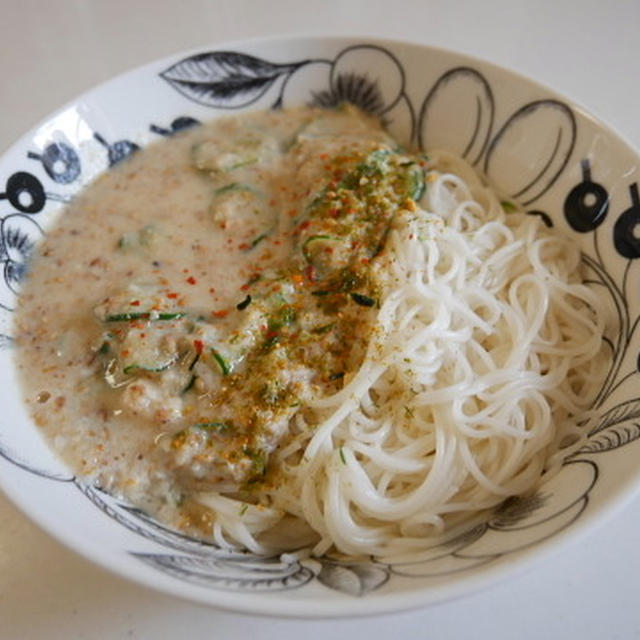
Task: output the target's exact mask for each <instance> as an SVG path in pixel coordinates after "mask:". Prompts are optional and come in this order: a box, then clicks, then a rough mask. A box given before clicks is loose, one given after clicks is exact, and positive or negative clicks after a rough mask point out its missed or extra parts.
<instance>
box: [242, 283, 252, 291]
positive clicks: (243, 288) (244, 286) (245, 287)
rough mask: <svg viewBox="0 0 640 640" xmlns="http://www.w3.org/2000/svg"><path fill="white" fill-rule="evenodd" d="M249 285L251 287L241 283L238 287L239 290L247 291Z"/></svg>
mask: <svg viewBox="0 0 640 640" xmlns="http://www.w3.org/2000/svg"><path fill="white" fill-rule="evenodd" d="M250 287H251V285H248V284H243V285H242V286H241V287H240V291H249V289H250Z"/></svg>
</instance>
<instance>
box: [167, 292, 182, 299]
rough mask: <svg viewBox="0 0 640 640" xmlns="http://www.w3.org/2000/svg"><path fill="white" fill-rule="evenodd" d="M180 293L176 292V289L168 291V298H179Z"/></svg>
mask: <svg viewBox="0 0 640 640" xmlns="http://www.w3.org/2000/svg"><path fill="white" fill-rule="evenodd" d="M179 295H180V294H178V293H176V292H175V291H172V292H171V293H167V298H171V299H172V300H174V299H175V298H177V297H178V296H179Z"/></svg>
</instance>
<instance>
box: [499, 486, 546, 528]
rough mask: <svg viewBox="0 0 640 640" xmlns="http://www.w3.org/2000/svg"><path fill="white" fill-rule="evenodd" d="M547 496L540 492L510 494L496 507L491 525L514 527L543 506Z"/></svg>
mask: <svg viewBox="0 0 640 640" xmlns="http://www.w3.org/2000/svg"><path fill="white" fill-rule="evenodd" d="M547 498H548V496H544V495H542V494H540V493H534V494H533V495H529V496H511V497H510V498H507V499H506V500H505V501H504V502H503V503H502V504H501V505H500V506H499V507H498V508H497V509H496V512H495V515H494V517H493V519H492V520H491V526H492V527H495V528H498V529H502V528H508V527H514V526H515V525H516V524H518V523H519V522H521V521H522V520H524V519H525V518H528V517H529V516H530V515H531V514H532V513H534V512H535V511H537V510H538V509H540V508H541V507H543V506H544V505H545V503H546V501H547Z"/></svg>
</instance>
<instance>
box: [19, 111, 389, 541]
mask: <svg viewBox="0 0 640 640" xmlns="http://www.w3.org/2000/svg"><path fill="white" fill-rule="evenodd" d="M390 142H391V141H390V139H389V138H388V137H387V135H386V134H385V133H384V132H383V131H382V130H381V129H380V127H379V125H378V124H377V123H375V122H373V121H372V120H369V119H368V118H364V117H363V116H361V115H360V114H357V113H356V112H354V111H351V110H349V109H346V110H338V111H334V112H324V111H318V110H310V109H299V110H292V111H286V112H268V113H256V114H250V115H247V116H240V117H234V118H227V119H222V120H219V121H216V122H214V123H211V124H209V125H206V126H202V127H198V128H195V129H193V130H190V131H188V132H185V133H181V134H178V135H175V136H174V137H172V138H171V139H169V140H164V141H160V142H158V143H155V144H153V145H151V146H150V147H149V148H147V149H145V150H144V151H141V152H138V153H137V154H135V155H134V156H133V157H131V158H130V159H129V160H127V161H126V162H124V163H123V164H122V165H120V166H117V167H115V168H113V169H112V170H110V171H108V172H107V173H105V174H103V175H102V176H100V177H99V178H98V179H97V180H96V181H95V182H94V183H93V184H92V185H91V186H89V187H88V188H87V189H86V190H85V191H84V192H83V193H82V194H80V195H79V196H78V197H76V199H75V200H74V201H73V203H72V204H70V205H69V206H68V207H67V208H66V210H65V211H64V213H63V215H62V216H61V217H60V220H59V222H58V223H57V224H56V225H55V226H54V228H53V229H51V230H50V231H49V232H48V234H47V237H46V239H45V241H44V242H43V243H42V245H41V246H40V247H39V251H38V253H37V256H36V257H35V258H34V260H33V262H32V264H31V268H30V273H29V277H28V278H27V281H26V282H25V284H24V287H23V289H22V292H21V296H20V301H19V308H18V311H17V314H16V343H17V345H18V359H17V361H18V368H19V371H20V374H21V377H22V381H23V385H24V389H25V399H26V402H27V404H28V406H29V408H30V410H31V412H32V414H33V417H34V419H35V421H36V423H37V424H38V425H39V427H40V428H41V429H42V430H43V432H44V433H45V435H46V437H47V438H48V439H49V441H50V442H51V443H52V445H53V447H54V448H55V450H56V451H57V452H58V453H59V454H60V455H61V456H62V457H63V458H64V460H65V461H66V462H67V463H68V464H69V465H70V467H71V468H72V469H73V470H74V472H75V473H77V474H78V476H80V477H81V478H85V479H86V480H87V481H89V482H94V483H96V484H97V485H99V486H100V487H102V488H104V489H105V490H107V491H109V492H112V493H114V494H116V495H119V496H121V497H123V498H125V499H127V500H129V501H131V502H132V503H133V504H136V505H138V506H141V507H142V508H144V509H146V510H148V511H149V512H150V513H152V514H153V515H155V516H157V517H159V518H160V519H161V520H163V521H165V522H167V523H169V524H171V525H173V526H178V527H181V528H186V529H188V530H190V529H191V528H193V527H195V528H196V529H198V530H201V532H202V531H205V532H206V527H207V526H208V525H209V523H210V521H211V518H212V516H211V513H210V511H208V510H206V509H202V510H200V509H199V508H198V507H197V506H194V504H193V503H191V502H190V501H189V494H190V492H192V491H193V492H197V491H200V490H203V489H210V488H212V487H213V488H214V489H216V490H219V491H220V490H222V491H223V492H224V491H225V490H226V491H227V492H238V491H240V490H243V483H244V482H245V481H246V480H247V475H246V473H247V472H246V466H247V464H249V465H253V464H254V462H255V460H253V458H251V456H253V457H255V452H254V451H251V453H250V461H249V462H248V463H246V461H245V462H243V463H242V464H241V463H238V465H236V466H235V467H234V466H232V465H231V464H227V466H226V467H225V469H223V470H222V472H221V473H222V475H221V476H215V477H213V476H211V473H209V472H207V470H206V469H205V470H203V469H202V468H201V467H202V466H203V464H204V465H206V464H209V463H211V460H203V459H202V455H201V454H202V451H201V450H197V451H196V452H195V454H194V453H193V451H190V450H189V447H184V449H185V451H186V453H184V455H182V458H180V456H179V455H171V454H172V453H173V449H172V447H174V448H175V440H171V437H172V436H173V434H176V433H180V432H181V430H184V429H185V428H189V427H190V425H193V424H194V422H195V423H196V424H203V421H205V420H207V421H212V418H211V417H210V413H211V411H210V401H211V397H212V396H214V395H215V394H216V393H219V392H220V389H221V385H223V384H224V383H225V379H227V378H225V375H220V374H221V373H224V371H216V370H215V363H213V362H212V361H211V356H210V354H209V363H208V365H207V367H208V369H206V368H205V365H204V363H203V362H202V358H200V362H199V363H197V364H196V365H195V366H193V369H191V367H187V366H183V367H182V370H181V375H183V374H186V376H187V378H185V379H184V382H183V383H182V387H181V389H180V390H179V391H178V389H179V388H180V387H171V391H168V388H169V386H168V385H166V384H165V385H164V386H163V385H162V384H156V381H157V379H158V378H160V377H163V379H164V378H166V377H168V374H166V373H165V372H164V371H152V370H140V368H139V366H138V364H134V365H131V364H130V365H129V366H128V367H127V360H126V357H125V356H124V355H123V354H124V352H125V349H124V347H123V344H124V342H123V340H121V336H118V337H115V338H114V339H113V341H112V342H115V343H118V348H119V349H120V351H119V352H117V353H114V346H113V345H111V346H108V345H107V342H108V341H109V340H110V338H108V337H107V338H105V336H109V335H110V332H113V331H115V332H118V331H120V332H124V333H126V332H129V333H133V332H134V331H137V332H138V333H137V334H136V336H135V337H138V338H139V337H140V335H144V334H145V332H146V330H148V329H149V328H152V329H153V330H157V324H162V325H163V329H162V330H163V331H164V330H166V333H167V334H168V336H167V337H166V342H167V343H170V342H171V340H174V338H173V337H172V336H171V333H172V331H174V330H175V331H177V332H178V333H179V334H180V339H183V338H184V335H182V334H183V333H184V332H185V331H186V329H185V328H184V320H183V319H182V318H180V317H177V316H178V315H179V314H181V313H186V314H189V315H190V316H192V317H195V316H198V317H200V318H202V320H203V322H202V324H203V325H206V326H205V328H204V329H202V327H200V326H199V327H198V328H197V329H196V334H193V335H194V336H195V337H194V338H193V339H192V340H191V342H192V344H195V345H196V351H198V348H199V347H198V343H200V344H202V343H203V341H204V343H205V344H207V343H206V338H203V340H200V339H199V336H201V333H202V332H203V331H204V332H205V333H206V331H208V330H209V329H208V328H209V326H210V325H211V326H214V327H215V330H216V331H220V332H222V333H225V332H227V333H228V332H229V331H233V330H234V323H236V324H237V323H238V322H241V321H244V320H243V318H245V317H247V315H248V313H249V312H254V308H255V302H254V305H253V306H252V307H249V308H248V309H246V311H245V310H243V314H244V315H242V314H240V313H239V311H238V309H237V306H238V305H241V304H242V302H243V301H245V300H246V299H247V296H248V295H249V292H253V289H252V288H251V285H250V284H248V283H252V281H254V280H256V279H257V278H258V277H260V276H261V274H265V273H269V272H270V270H274V269H277V268H278V266H279V265H281V264H282V263H283V261H285V262H286V261H287V256H288V255H289V254H290V253H291V252H292V242H293V235H294V234H293V233H292V230H293V229H294V227H295V225H296V224H299V223H300V220H301V219H303V217H304V212H305V207H307V206H309V203H310V202H311V201H312V200H313V198H314V197H315V196H316V195H317V194H318V192H319V191H320V190H322V189H323V188H324V187H326V184H327V180H328V175H329V174H330V172H331V171H332V170H335V166H333V165H331V162H332V160H333V159H334V158H335V157H336V156H340V154H342V157H341V159H340V161H339V162H342V163H343V164H345V163H346V164H345V166H351V165H352V164H353V163H354V162H356V161H360V160H361V159H362V158H363V157H366V154H367V153H369V152H370V151H371V150H375V149H378V148H380V147H381V146H383V147H385V148H387V147H386V144H387V143H390ZM345 158H346V159H345ZM303 233H304V232H303ZM298 236H299V233H298ZM317 237H320V236H319V235H316V236H314V237H313V238H312V239H315V238H317ZM298 240H299V237H298ZM296 277H299V275H298V274H297V275H296ZM362 295H363V296H364V294H362ZM362 299H363V300H365V304H364V305H362V306H360V307H359V306H358V305H353V304H352V305H351V306H352V308H353V309H352V311H351V312H350V313H352V314H353V318H352V319H351V320H350V321H349V323H348V324H349V327H350V330H354V329H357V328H360V329H361V331H360V334H359V335H358V336H357V337H354V336H351V337H352V338H353V340H352V341H351V342H352V343H353V344H352V346H353V345H355V346H356V347H357V346H358V344H360V343H362V344H364V343H365V342H366V338H367V335H366V331H367V325H366V321H367V314H368V313H369V310H368V309H367V305H368V304H369V302H368V300H369V299H368V298H367V297H366V296H364V297H363V298H362ZM309 300H311V298H309ZM315 302H316V301H315V299H314V300H313V303H314V304H315ZM123 305H124V306H123ZM149 305H151V307H150V306H149ZM150 308H152V309H155V311H152V313H156V312H157V313H159V314H161V315H162V314H163V313H166V314H171V315H176V317H175V318H172V319H168V320H160V321H159V322H156V326H154V327H151V325H153V324H154V321H155V320H154V319H151V318H149V317H142V318H140V319H139V322H138V324H139V326H138V327H135V328H134V329H132V328H131V325H132V323H133V324H135V322H133V321H131V320H125V321H119V322H113V323H112V324H109V320H108V319H109V318H113V317H115V316H116V315H117V314H118V313H119V312H120V315H122V312H123V310H124V313H125V314H129V316H127V317H129V318H133V317H134V314H136V313H138V312H139V311H149V309H150ZM354 309H355V310H354ZM254 313H255V312H254ZM320 315H321V316H323V313H322V312H321V313H320ZM324 315H325V316H326V313H325V314H324ZM347 315H348V314H347ZM323 317H324V316H323ZM156 320H157V319H156ZM305 321H306V322H309V321H308V319H307V320H305ZM181 323H182V324H181ZM323 323H324V324H323ZM320 325H321V326H320V328H321V329H323V328H324V327H325V326H328V323H327V322H325V321H323V322H321V323H320ZM240 326H241V327H242V326H243V325H240ZM345 326H346V324H345ZM189 331H192V329H189ZM198 331H199V332H201V333H198ZM241 331H242V328H241ZM251 331H252V329H251V328H250V329H249V330H247V334H246V335H249V336H251V335H252V334H251ZM181 332H182V333H181ZM325 333H326V332H325ZM343 333H344V331H343ZM190 335H191V334H190ZM318 336H319V338H318V339H319V340H321V341H324V342H323V343H322V348H323V349H324V348H327V345H328V348H331V349H333V350H334V351H337V349H339V348H340V340H341V339H344V335H342V336H341V337H338V338H335V340H334V341H333V343H331V341H329V339H328V338H327V337H326V336H325V335H321V334H320V333H318ZM127 339H128V338H124V340H127ZM145 339H146V338H145ZM190 339H191V338H190ZM119 341H120V342H119ZM174 342H175V340H174ZM254 342H255V341H254ZM334 343H335V344H334ZM158 344H160V346H159V347H158V348H155V347H154V348H150V352H151V354H152V357H161V356H162V357H164V356H163V355H162V354H163V353H164V352H163V349H165V346H166V345H164V343H161V342H159V343H158ZM332 344H333V346H331V345H332ZM105 345H107V346H105ZM124 346H126V344H124ZM254 346H255V345H254V344H253V343H252V344H250V345H249V346H248V347H247V348H248V349H249V350H250V349H251V348H253V347H254ZM200 348H201V347H200ZM305 348H306V349H307V351H308V352H313V349H314V347H313V343H312V342H310V343H309V344H308V345H307V347H305ZM109 349H110V350H111V351H110V352H109ZM362 349H363V347H362V348H361V349H360V351H362ZM103 351H107V352H106V353H103ZM116 351H117V349H116ZM356 351H357V350H356ZM167 353H168V355H167V356H166V357H167V358H168V360H167V362H169V360H170V359H171V358H173V357H174V356H173V354H174V352H171V353H169V351H167ZM158 354H160V356H159V355H158ZM175 354H176V358H177V356H179V357H180V358H186V357H187V356H188V355H189V354H179V353H178V351H175ZM112 355H113V356H117V357H114V358H113V359H112ZM191 355H194V354H191ZM195 355H196V356H200V355H201V354H200V353H196V354H195ZM321 355H322V357H324V354H321ZM360 356H361V353H360ZM360 356H358V355H357V353H355V352H354V353H353V354H352V355H351V356H350V357H351V358H352V359H353V362H351V363H349V366H350V367H351V368H354V367H355V366H357V363H358V358H359V357H360ZM225 357H226V356H225ZM342 357H343V356H341V355H340V356H335V357H333V360H331V361H332V362H334V361H336V358H338V360H339V359H340V358H342ZM114 361H115V362H116V365H115V366H113V367H111V363H112V362H114ZM260 362H261V361H260ZM260 362H259V363H258V364H255V362H254V363H253V364H251V362H250V363H249V365H247V366H248V367H249V371H248V372H247V371H242V367H240V372H241V374H242V375H244V376H245V377H246V376H249V377H251V375H252V371H251V367H254V368H255V375H257V376H262V375H263V374H264V372H265V371H267V373H268V372H269V368H268V367H271V369H273V368H274V367H273V363H268V364H264V363H263V364H260ZM182 364H183V363H181V366H182ZM212 364H213V368H212ZM218 364H220V363H219V362H218ZM225 364H226V363H225ZM276 364H277V363H276ZM120 365H122V366H120ZM160 365H161V366H159V367H158V368H162V367H164V366H165V365H166V363H165V362H164V361H160ZM118 366H119V370H118V371H115V369H116V368H118ZM110 367H111V370H110ZM172 367H173V368H174V369H176V370H177V365H176V363H175V362H173V363H172ZM260 367H262V369H260ZM287 367H288V364H287V362H286V360H284V361H283V366H282V369H284V370H286V369H287ZM290 369H291V371H290V372H289V374H288V376H289V377H288V378H287V380H286V381H285V382H283V383H282V384H287V385H289V387H291V388H294V389H295V390H296V393H298V392H299V393H301V394H302V395H304V393H310V392H311V390H314V391H316V392H317V391H318V389H321V388H322V384H321V383H317V381H315V379H314V376H315V377H316V378H317V375H316V373H317V372H315V370H313V369H309V368H308V367H306V366H304V365H296V366H295V367H294V366H291V367H290ZM191 371H196V372H197V371H200V372H201V374H199V375H194V374H193V373H190V372H191ZM123 372H127V373H123ZM314 372H315V373H314ZM344 373H345V372H344V371H340V372H339V375H344ZM171 375H173V374H171ZM278 375H280V372H278V373H276V374H275V375H274V378H276V379H277V378H278ZM330 377H331V373H330V374H329V378H330ZM325 382H326V380H325ZM185 383H186V384H185ZM339 383H340V380H339V377H338V378H335V379H333V380H330V381H329V383H328V385H329V387H330V388H335V387H336V385H339ZM179 384H180V381H179V380H178V381H177V382H176V385H179ZM185 389H186V391H185ZM246 393H247V394H248V393H249V392H246ZM292 393H293V392H292ZM242 394H243V392H241V391H238V392H237V393H236V394H235V395H232V396H229V397H230V398H231V400H235V401H237V403H238V404H244V403H245V402H246V403H251V402H252V398H253V396H251V395H246V394H245V395H246V397H245V396H244V395H242ZM296 403H297V404H300V402H299V398H298V399H297V400H296ZM296 403H292V404H296ZM296 406H297V405H296ZM244 409H245V407H238V408H237V411H242V410H244ZM278 411H279V410H275V414H274V415H275V417H276V418H278V419H279V421H280V426H279V427H278V431H277V432H275V431H274V432H273V433H269V434H268V437H267V438H266V440H265V439H264V438H263V441H264V446H265V447H266V449H267V450H268V451H267V453H268V452H270V451H272V450H273V449H274V448H275V447H277V446H279V444H280V442H281V441H282V440H286V435H287V427H286V426H285V424H286V423H287V422H288V420H289V419H290V417H291V416H292V415H293V414H294V413H295V412H296V411H297V409H294V410H292V411H289V410H287V411H286V412H282V411H280V413H278ZM232 413H233V412H232ZM263 413H264V412H263ZM271 413H272V414H273V413H274V412H273V411H272V412H271ZM203 416H204V417H203ZM261 419H262V418H261ZM213 420H215V417H214V419H213ZM274 421H275V422H277V420H274ZM210 423H211V422H207V425H209V424H210ZM197 436H198V437H200V438H201V434H200V433H199V432H198V434H197ZM196 439H197V438H196ZM261 442H262V441H261ZM187 444H188V445H189V446H191V444H192V443H187ZM199 444H201V443H198V442H196V443H195V445H199ZM237 444H238V443H237V441H234V444H233V446H236V445H237ZM229 446H230V447H231V445H229ZM192 448H193V447H192ZM168 451H169V463H168V457H167V456H168V453H167V452H168ZM225 455H226V454H225ZM260 456H261V457H260V460H259V461H258V463H259V466H260V469H259V471H260V474H263V473H264V472H266V470H265V469H263V468H262V467H263V466H265V465H266V454H265V456H263V455H262V453H260ZM243 464H244V466H242V465H243ZM229 469H230V471H229ZM207 474H208V475H207ZM268 477H270V478H271V477H273V474H271V476H268ZM250 479H251V480H252V481H253V480H255V478H253V477H252V478H250ZM260 480H262V477H260ZM243 497H244V498H245V499H249V500H250V499H251V497H250V496H249V497H247V495H243ZM185 505H186V506H185ZM194 518H195V519H198V518H202V519H203V523H204V525H202V523H199V522H194Z"/></svg>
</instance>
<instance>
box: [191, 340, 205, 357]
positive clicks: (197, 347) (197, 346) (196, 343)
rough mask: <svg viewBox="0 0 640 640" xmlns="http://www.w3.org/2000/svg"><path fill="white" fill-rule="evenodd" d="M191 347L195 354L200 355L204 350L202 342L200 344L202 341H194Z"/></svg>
mask: <svg viewBox="0 0 640 640" xmlns="http://www.w3.org/2000/svg"><path fill="white" fill-rule="evenodd" d="M193 347H194V349H195V350H196V353H197V354H198V355H200V354H201V353H202V351H203V349H204V342H202V340H194V341H193Z"/></svg>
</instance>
